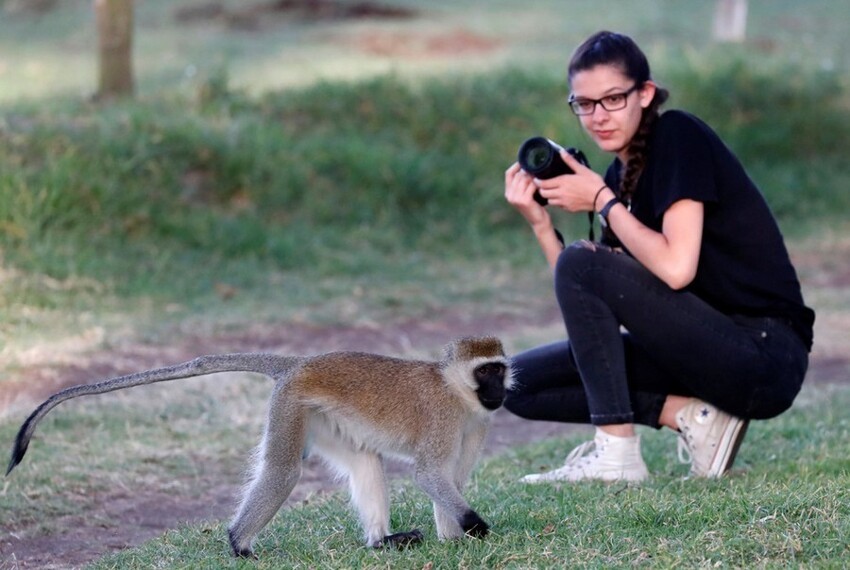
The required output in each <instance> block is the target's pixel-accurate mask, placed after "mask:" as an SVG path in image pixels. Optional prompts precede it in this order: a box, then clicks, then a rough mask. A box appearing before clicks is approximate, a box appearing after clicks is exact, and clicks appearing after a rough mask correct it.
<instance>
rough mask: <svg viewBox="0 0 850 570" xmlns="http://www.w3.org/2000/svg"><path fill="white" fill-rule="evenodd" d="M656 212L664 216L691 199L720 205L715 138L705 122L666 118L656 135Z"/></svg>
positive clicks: (671, 115)
mask: <svg viewBox="0 0 850 570" xmlns="http://www.w3.org/2000/svg"><path fill="white" fill-rule="evenodd" d="M653 137H654V140H653V154H654V155H655V161H654V163H655V164H654V166H655V167H654V168H653V169H652V179H651V180H650V181H648V182H649V183H650V184H651V186H652V188H653V193H654V196H653V198H654V200H653V202H654V204H653V210H654V212H653V213H654V215H655V216H661V215H662V214H663V213H664V212H665V211H666V210H667V209H668V208H669V207H670V206H671V205H672V204H673V203H675V202H677V201H679V200H683V199H690V200H696V201H698V202H703V203H707V202H716V201H717V200H718V197H719V191H718V188H717V178H716V172H715V167H714V161H713V152H712V142H711V141H712V138H711V134H710V132H707V127H705V126H704V125H703V124H702V123H701V122H699V121H698V120H697V119H696V118H695V117H692V116H691V115H688V114H687V113H684V112H681V111H672V110H671V111H667V112H666V113H664V114H662V115H661V117H660V118H659V119H658V123H657V124H656V128H655V132H654V134H653Z"/></svg>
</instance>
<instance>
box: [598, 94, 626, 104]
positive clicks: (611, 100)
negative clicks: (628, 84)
mask: <svg viewBox="0 0 850 570" xmlns="http://www.w3.org/2000/svg"><path fill="white" fill-rule="evenodd" d="M624 98H625V95H621V94H619V93H618V94H617V95H608V96H607V97H605V98H604V99H602V101H603V102H604V103H605V104H606V105H620V104H622V102H623V99H624Z"/></svg>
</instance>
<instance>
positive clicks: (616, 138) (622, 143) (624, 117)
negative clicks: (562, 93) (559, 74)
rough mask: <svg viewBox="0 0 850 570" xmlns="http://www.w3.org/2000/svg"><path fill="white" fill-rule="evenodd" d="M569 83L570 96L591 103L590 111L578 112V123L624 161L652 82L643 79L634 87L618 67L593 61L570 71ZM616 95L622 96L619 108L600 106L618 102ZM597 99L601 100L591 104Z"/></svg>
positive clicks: (647, 104)
mask: <svg viewBox="0 0 850 570" xmlns="http://www.w3.org/2000/svg"><path fill="white" fill-rule="evenodd" d="M570 87H571V88H572V93H571V97H570V98H571V100H574V101H577V102H578V103H580V104H581V103H583V106H584V107H585V108H589V107H590V106H592V107H593V111H592V112H591V113H590V114H587V115H579V119H580V120H581V126H582V127H584V130H585V131H587V133H588V134H589V135H590V136H591V138H592V139H593V140H594V142H595V143H596V144H597V145H598V146H599V148H601V149H602V150H604V151H607V152H612V153H616V154H617V156H619V157H620V160H623V161H625V160H626V158H627V157H628V148H629V144H630V143H631V140H632V137H634V135H635V133H636V132H637V130H638V126H640V119H641V114H642V112H643V109H644V108H646V107H648V106H649V104H650V102H651V101H652V98H653V96H654V95H655V84H654V83H653V82H652V81H647V82H645V83H644V84H643V86H641V87H640V88H637V89H635V82H634V81H633V80H632V79H630V78H629V77H627V76H626V75H624V74H623V72H622V71H620V68H619V67H617V66H615V65H597V66H595V67H591V68H590V69H587V70H584V71H579V72H578V73H576V74H575V75H573V78H572V81H571V82H570ZM612 96H613V97H612ZM620 96H622V97H625V107H623V108H622V109H617V110H614V111H608V110H606V109H605V107H603V105H605V106H607V107H609V108H611V107H618V106H620V105H622V98H621V97H620ZM600 100H601V103H599V102H597V103H596V104H595V105H594V104H593V103H594V101H600Z"/></svg>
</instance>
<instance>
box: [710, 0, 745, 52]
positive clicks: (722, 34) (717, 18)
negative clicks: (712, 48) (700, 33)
mask: <svg viewBox="0 0 850 570" xmlns="http://www.w3.org/2000/svg"><path fill="white" fill-rule="evenodd" d="M712 35H713V37H714V39H715V41H718V42H742V41H744V38H746V36H747V0H717V4H716V5H715V7H714V29H713V32H712Z"/></svg>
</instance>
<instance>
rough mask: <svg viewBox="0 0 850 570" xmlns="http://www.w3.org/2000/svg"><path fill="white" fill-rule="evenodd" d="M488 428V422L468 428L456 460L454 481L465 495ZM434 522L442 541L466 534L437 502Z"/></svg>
mask: <svg viewBox="0 0 850 570" xmlns="http://www.w3.org/2000/svg"><path fill="white" fill-rule="evenodd" d="M487 428H488V423H487V422H475V423H474V424H472V425H471V426H469V427H468V428H467V431H466V433H465V434H464V436H463V440H462V443H461V449H460V453H458V454H457V456H456V458H455V460H454V477H453V479H454V483H455V487H456V488H457V490H458V492H459V493H463V488H464V486H465V485H466V482H467V481H468V480H469V475H470V474H471V473H472V469H473V468H474V467H475V464H476V462H477V461H478V456H479V455H480V452H481V450H482V449H483V447H484V439H485V437H486V436H487ZM434 520H435V522H436V524H437V537H438V538H439V539H440V540H447V539H452V538H462V537H463V536H464V535H465V534H466V532H465V531H464V529H463V528H461V525H460V524H459V523H458V521H457V519H456V518H455V517H454V516H453V515H451V514H450V513H449V512H447V511H446V510H445V509H443V508H442V507H441V506H440V504H439V503H438V502H436V501H435V502H434Z"/></svg>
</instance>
